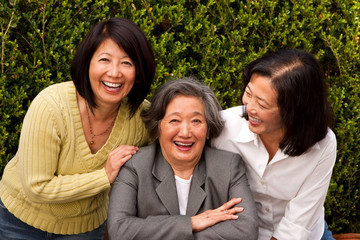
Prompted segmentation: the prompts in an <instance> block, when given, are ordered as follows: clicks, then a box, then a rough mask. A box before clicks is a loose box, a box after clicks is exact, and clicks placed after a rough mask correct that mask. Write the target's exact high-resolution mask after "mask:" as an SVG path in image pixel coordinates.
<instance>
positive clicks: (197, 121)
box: [192, 119, 202, 123]
mask: <svg viewBox="0 0 360 240" xmlns="http://www.w3.org/2000/svg"><path fill="white" fill-rule="evenodd" d="M192 122H194V123H202V121H201V120H200V119H193V120H192Z"/></svg>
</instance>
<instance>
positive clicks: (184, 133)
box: [179, 122, 192, 138]
mask: <svg viewBox="0 0 360 240" xmlns="http://www.w3.org/2000/svg"><path fill="white" fill-rule="evenodd" d="M191 132H192V131H191V126H190V124H189V123H185V122H183V123H182V124H181V125H180V129H179V136H180V137H184V138H187V137H190V136H191Z"/></svg>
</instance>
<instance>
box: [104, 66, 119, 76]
mask: <svg viewBox="0 0 360 240" xmlns="http://www.w3.org/2000/svg"><path fill="white" fill-rule="evenodd" d="M107 74H108V76H109V77H113V78H119V77H121V75H122V72H121V67H120V66H119V65H117V64H111V66H110V68H109V70H108V71H107Z"/></svg>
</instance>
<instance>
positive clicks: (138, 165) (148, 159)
mask: <svg viewBox="0 0 360 240" xmlns="http://www.w3.org/2000/svg"><path fill="white" fill-rule="evenodd" d="M156 151H157V144H156V142H154V143H152V144H151V145H149V146H145V147H141V148H140V149H139V151H138V152H137V153H136V154H135V155H133V156H132V157H131V159H130V160H129V161H127V162H126V163H125V165H124V166H127V167H131V168H134V169H137V170H141V169H150V171H151V169H152V165H153V163H154V160H155V155H156Z"/></svg>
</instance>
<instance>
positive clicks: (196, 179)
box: [186, 158, 206, 216]
mask: <svg viewBox="0 0 360 240" xmlns="http://www.w3.org/2000/svg"><path fill="white" fill-rule="evenodd" d="M205 167H206V166H205V160H204V159H203V158H201V159H200V161H199V163H198V164H197V166H196V167H195V169H194V174H193V179H192V181H191V187H190V193H189V200H188V205H187V209H186V215H188V216H194V215H196V214H197V213H198V212H199V210H200V208H201V206H202V203H203V202H204V200H205V198H206V192H205V191H204V189H203V188H202V186H203V185H204V183H205V177H206V174H205Z"/></svg>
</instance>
